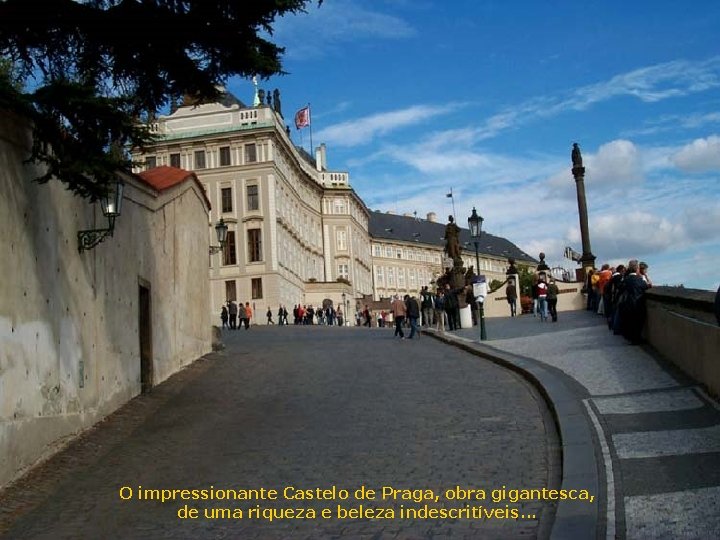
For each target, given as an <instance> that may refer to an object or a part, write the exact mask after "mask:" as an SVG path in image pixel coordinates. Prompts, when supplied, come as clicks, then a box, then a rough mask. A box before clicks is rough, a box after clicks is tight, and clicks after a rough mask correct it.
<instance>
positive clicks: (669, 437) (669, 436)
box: [612, 425, 720, 459]
mask: <svg viewBox="0 0 720 540" xmlns="http://www.w3.org/2000/svg"><path fill="white" fill-rule="evenodd" d="M612 440H613V444H614V445H615V450H616V451H617V455H618V457H619V458H621V459H631V458H651V457H661V456H679V455H685V454H701V453H706V452H720V425H717V426H711V427H706V428H698V429H675V430H668V431H644V432H633V433H620V434H617V435H613V437H612Z"/></svg>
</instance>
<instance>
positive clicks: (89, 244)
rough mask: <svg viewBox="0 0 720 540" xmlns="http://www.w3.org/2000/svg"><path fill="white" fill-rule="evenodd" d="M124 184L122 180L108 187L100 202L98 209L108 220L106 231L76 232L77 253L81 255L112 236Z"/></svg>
mask: <svg viewBox="0 0 720 540" xmlns="http://www.w3.org/2000/svg"><path fill="white" fill-rule="evenodd" d="M124 188H125V184H123V182H122V180H118V181H117V182H116V183H115V185H114V186H110V187H108V191H107V193H106V194H105V196H104V197H103V198H102V199H101V200H100V208H101V209H102V213H103V215H104V216H105V217H106V218H107V220H108V227H107V229H88V230H85V231H78V233H77V236H78V251H79V252H80V253H82V252H83V251H86V250H88V249H92V248H94V247H95V246H97V245H98V244H99V243H100V242H102V241H103V240H105V239H106V238H107V237H108V236H112V235H113V231H114V230H115V218H116V217H118V216H120V210H121V209H122V200H123V189H124Z"/></svg>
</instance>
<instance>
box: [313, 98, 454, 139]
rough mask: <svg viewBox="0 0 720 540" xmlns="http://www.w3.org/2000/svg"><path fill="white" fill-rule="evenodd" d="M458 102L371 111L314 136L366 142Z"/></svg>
mask: <svg viewBox="0 0 720 540" xmlns="http://www.w3.org/2000/svg"><path fill="white" fill-rule="evenodd" d="M459 106H460V105H459V104H449V105H441V106H431V105H413V106H412V107H408V108H405V109H399V110H396V111H389V112H382V113H377V114H372V115H370V116H366V117H364V118H356V119H354V120H348V121H346V122H341V123H339V124H333V125H331V126H328V127H326V128H324V129H322V130H320V131H319V132H318V133H317V139H318V140H321V141H326V142H327V143H328V144H331V145H335V146H356V145H362V144H367V143H369V142H371V141H372V139H373V138H374V137H376V136H378V135H384V134H386V133H390V132H391V131H395V130H397V129H400V128H403V127H406V126H411V125H414V124H420V123H423V122H427V121H429V120H431V119H432V118H434V117H436V116H441V115H444V114H447V113H448V112H451V111H453V110H455V109H457V108H458V107H459Z"/></svg>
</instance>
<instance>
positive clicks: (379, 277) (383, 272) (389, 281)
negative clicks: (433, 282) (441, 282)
mask: <svg viewBox="0 0 720 540" xmlns="http://www.w3.org/2000/svg"><path fill="white" fill-rule="evenodd" d="M405 278H406V269H405V268H392V267H390V268H384V267H382V266H378V267H376V268H375V282H376V284H377V286H378V287H384V286H388V287H395V285H396V283H397V287H398V288H400V289H404V288H405V283H406V280H405ZM430 278H431V275H430V274H429V273H428V272H426V271H425V270H422V269H417V270H416V269H415V268H410V269H408V270H407V284H408V288H409V289H416V288H418V286H423V285H427V284H428V283H429V280H430Z"/></svg>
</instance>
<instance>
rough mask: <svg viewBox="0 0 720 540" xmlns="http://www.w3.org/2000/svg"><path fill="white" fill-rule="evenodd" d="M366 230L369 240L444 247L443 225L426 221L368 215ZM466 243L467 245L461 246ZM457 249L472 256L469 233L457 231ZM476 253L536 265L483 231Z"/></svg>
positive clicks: (531, 259)
mask: <svg viewBox="0 0 720 540" xmlns="http://www.w3.org/2000/svg"><path fill="white" fill-rule="evenodd" d="M368 230H369V232H370V236H371V237H372V238H377V239H383V240H394V241H399V242H418V243H420V244H431V245H434V246H441V247H444V246H445V240H444V236H445V225H444V224H443V223H437V222H433V221H427V220H425V219H419V218H414V217H408V216H399V215H397V214H384V213H382V212H374V211H371V212H370V222H369V224H368ZM465 242H468V244H467V245H464V244H465ZM460 245H461V246H462V247H463V248H464V249H465V250H466V251H468V252H472V253H474V252H475V245H474V244H473V243H472V238H470V231H469V230H468V229H463V228H461V229H460ZM478 251H479V252H480V253H482V254H484V255H494V256H496V257H501V258H505V259H506V258H508V257H515V260H517V261H519V262H522V261H524V262H528V263H532V264H537V262H538V261H537V260H536V259H534V258H533V257H531V256H530V255H528V254H527V253H525V252H524V251H523V250H521V249H520V248H519V247H517V246H516V245H515V244H513V243H512V242H510V240H508V239H506V238H502V237H501V236H495V235H492V234H490V233H487V232H485V231H482V237H481V238H480V243H479V246H478Z"/></svg>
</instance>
